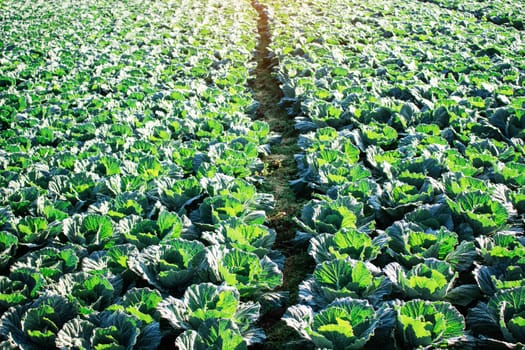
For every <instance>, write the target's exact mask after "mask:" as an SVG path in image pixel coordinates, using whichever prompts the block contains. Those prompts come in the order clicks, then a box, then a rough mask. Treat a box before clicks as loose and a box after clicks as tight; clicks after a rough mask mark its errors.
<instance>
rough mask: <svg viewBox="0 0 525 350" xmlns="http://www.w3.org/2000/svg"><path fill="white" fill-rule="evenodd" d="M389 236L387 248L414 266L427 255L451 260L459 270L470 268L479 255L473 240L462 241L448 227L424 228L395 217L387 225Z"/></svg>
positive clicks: (395, 257) (392, 254)
mask: <svg viewBox="0 0 525 350" xmlns="http://www.w3.org/2000/svg"><path fill="white" fill-rule="evenodd" d="M385 232H386V234H387V235H388V237H389V238H390V240H389V242H388V248H387V252H388V254H389V255H391V256H392V257H393V258H394V259H396V260H397V261H398V262H399V263H401V264H403V265H405V266H410V267H411V266H414V265H416V264H418V263H422V262H423V261H424V260H425V259H428V258H435V259H438V260H443V261H447V262H449V263H450V264H451V265H452V266H453V267H454V268H455V269H456V270H459V271H464V270H467V269H468V268H469V267H470V266H471V265H472V262H473V261H474V258H475V257H476V255H477V252H476V248H475V245H474V243H473V242H467V241H462V242H461V243H459V239H458V235H457V233H455V232H451V231H449V230H448V229H446V228H445V227H441V228H440V229H438V230H433V229H426V230H425V229H423V228H422V227H420V226H419V225H417V224H415V223H412V222H406V221H403V220H402V221H396V222H395V223H394V224H393V225H391V226H390V227H388V228H387V229H386V231H385Z"/></svg>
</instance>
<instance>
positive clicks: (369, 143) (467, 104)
mask: <svg viewBox="0 0 525 350" xmlns="http://www.w3.org/2000/svg"><path fill="white" fill-rule="evenodd" d="M465 3H466V2H465ZM264 4H266V6H267V12H268V15H269V16H270V18H271V22H272V23H271V34H272V40H273V42H272V44H271V52H272V54H273V55H274V56H275V58H276V59H277V60H278V62H279V65H278V66H277V68H276V71H275V75H276V77H277V78H278V79H279V80H280V82H281V86H282V90H283V93H284V97H283V99H282V100H281V104H282V105H283V106H284V107H286V108H287V109H288V111H289V113H290V115H296V116H297V117H296V128H297V129H298V130H299V131H300V132H301V135H300V136H299V141H298V142H299V146H300V147H301V149H302V150H303V152H302V153H300V154H297V155H296V159H297V162H298V165H299V169H300V173H301V174H300V175H301V177H300V178H299V179H297V180H296V181H293V183H292V186H293V187H294V188H295V189H296V190H297V191H299V192H303V193H304V192H305V191H308V192H310V193H312V195H313V198H314V199H312V200H311V201H310V202H308V203H307V204H306V205H305V206H304V208H303V210H302V214H301V217H300V218H298V220H297V223H298V225H299V227H300V230H299V231H298V232H297V240H299V241H304V242H309V243H308V244H309V248H308V249H309V253H310V255H311V256H312V257H313V258H314V259H315V262H316V263H317V265H316V267H315V270H314V271H313V273H312V274H311V276H310V277H309V278H307V279H306V280H305V281H304V282H303V283H302V284H301V285H300V287H299V301H300V304H299V305H295V306H292V307H290V308H289V309H288V311H287V313H286V314H285V316H284V318H283V319H284V320H285V321H286V323H287V324H288V325H289V326H290V327H292V328H294V329H296V330H297V331H298V333H299V334H300V335H301V336H302V338H304V339H306V340H307V341H308V342H309V343H310V344H312V343H313V344H315V346H316V347H317V348H330V349H356V348H362V347H365V346H369V347H370V348H376V347H377V346H379V345H381V346H386V347H387V348H389V347H392V348H400V349H407V348H432V347H440V346H441V347H442V346H448V347H451V346H464V347H478V346H481V345H487V344H489V345H488V346H490V347H491V348H496V347H497V346H502V347H504V348H519V347H520V346H523V344H524V343H525V323H524V322H523V321H524V315H525V255H524V253H525V246H524V244H525V239H524V237H523V230H524V223H525V222H524V214H525V148H524V145H525V142H524V141H525V58H524V57H525V56H524V51H523V36H522V34H521V33H520V32H518V31H516V30H515V29H513V28H510V27H504V26H498V25H495V24H493V23H490V22H486V21H480V20H478V19H476V18H475V17H474V16H472V15H470V14H468V13H461V12H457V11H451V10H447V9H444V8H442V7H439V6H436V5H432V4H426V3H425V4H423V3H421V2H408V3H407V2H400V1H368V2H361V1H352V0H348V1H330V0H313V1H308V2H296V3H290V2H283V1H277V0H268V1H264Z"/></svg>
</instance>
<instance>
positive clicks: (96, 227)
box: [62, 214, 116, 252]
mask: <svg viewBox="0 0 525 350" xmlns="http://www.w3.org/2000/svg"><path fill="white" fill-rule="evenodd" d="M62 225H63V234H64V236H65V238H66V239H67V241H68V242H70V243H74V244H78V245H81V246H82V247H84V248H86V249H87V250H88V251H90V252H91V251H94V250H98V249H103V248H109V247H111V246H112V245H114V244H115V238H116V237H115V236H114V231H113V223H112V221H111V220H110V219H109V218H108V217H106V216H102V215H96V214H88V215H86V216H81V215H74V216H72V217H69V218H67V219H65V220H64V221H63V222H62Z"/></svg>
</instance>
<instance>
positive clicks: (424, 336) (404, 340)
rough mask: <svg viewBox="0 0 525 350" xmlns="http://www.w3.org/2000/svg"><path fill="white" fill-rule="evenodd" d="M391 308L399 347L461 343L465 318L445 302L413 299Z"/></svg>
mask: <svg viewBox="0 0 525 350" xmlns="http://www.w3.org/2000/svg"><path fill="white" fill-rule="evenodd" d="M394 309H395V310H396V315H397V316H396V319H397V322H396V323H397V325H396V339H398V340H399V342H400V345H401V346H402V348H410V349H416V348H417V349H420V348H427V347H438V346H440V347H451V346H454V345H455V344H457V343H460V342H461V340H462V337H463V335H464V330H465V319H464V318H463V316H462V315H461V314H460V313H459V311H458V310H457V309H456V308H454V306H452V305H451V304H450V303H448V302H443V301H424V300H420V299H414V300H410V301H407V302H397V303H396V304H395V305H394Z"/></svg>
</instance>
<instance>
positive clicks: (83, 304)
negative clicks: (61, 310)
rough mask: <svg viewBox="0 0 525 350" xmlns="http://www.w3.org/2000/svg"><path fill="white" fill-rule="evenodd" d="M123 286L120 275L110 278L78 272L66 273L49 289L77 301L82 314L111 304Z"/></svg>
mask: <svg viewBox="0 0 525 350" xmlns="http://www.w3.org/2000/svg"><path fill="white" fill-rule="evenodd" d="M122 287H123V286H122V278H120V277H119V276H113V277H111V278H108V277H106V276H104V275H90V274H88V273H86V272H77V273H69V274H64V275H63V276H62V277H61V278H60V279H59V280H58V282H57V283H56V284H53V285H52V286H50V288H49V290H50V292H52V293H55V294H58V295H62V296H64V297H66V298H68V300H69V301H70V302H72V303H75V304H76V305H77V309H78V310H79V313H80V314H82V315H89V314H92V313H94V312H95V311H103V310H104V309H105V308H106V307H108V306H109V305H111V303H113V302H114V301H115V299H116V298H117V296H118V295H120V293H121V291H122Z"/></svg>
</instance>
